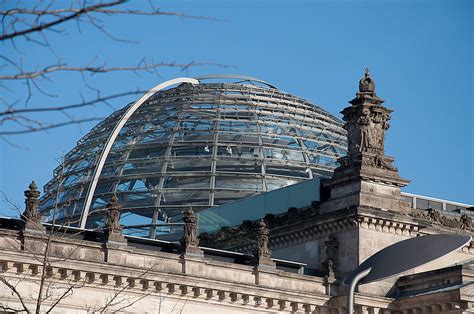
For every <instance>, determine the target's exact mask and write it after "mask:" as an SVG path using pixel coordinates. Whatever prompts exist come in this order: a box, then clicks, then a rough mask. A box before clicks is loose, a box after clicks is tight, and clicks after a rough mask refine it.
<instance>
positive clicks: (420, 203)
mask: <svg viewBox="0 0 474 314" xmlns="http://www.w3.org/2000/svg"><path fill="white" fill-rule="evenodd" d="M416 208H418V209H428V208H430V207H429V204H428V200H424V199H422V198H417V199H416Z"/></svg>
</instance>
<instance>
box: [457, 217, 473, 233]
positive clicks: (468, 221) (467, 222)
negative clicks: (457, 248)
mask: <svg viewBox="0 0 474 314" xmlns="http://www.w3.org/2000/svg"><path fill="white" fill-rule="evenodd" d="M459 220H460V222H461V228H462V229H465V230H471V229H472V218H471V217H469V216H468V215H466V214H464V215H462V216H461V218H460V219H459Z"/></svg>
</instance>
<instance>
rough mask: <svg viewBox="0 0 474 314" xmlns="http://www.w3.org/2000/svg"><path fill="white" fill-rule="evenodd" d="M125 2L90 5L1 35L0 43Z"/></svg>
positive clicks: (121, 0) (123, 0) (119, 0)
mask: <svg viewBox="0 0 474 314" xmlns="http://www.w3.org/2000/svg"><path fill="white" fill-rule="evenodd" d="M125 1H126V0H118V1H113V2H106V3H99V4H94V5H90V6H85V7H83V8H81V9H79V10H78V11H77V12H74V13H72V14H70V15H66V16H63V17H60V18H58V19H56V20H54V21H52V22H49V23H44V24H39V25H37V26H33V27H31V28H28V29H24V30H21V31H16V32H11V33H6V34H4V35H1V36H0V41H4V40H7V39H12V38H15V37H18V36H25V35H27V34H30V33H34V32H40V31H43V30H46V29H51V28H52V27H53V26H56V25H59V24H62V23H65V22H67V21H70V20H73V19H76V18H78V17H80V16H81V15H83V14H86V13H88V12H93V11H95V10H98V9H101V8H106V7H113V6H116V5H119V4H122V3H124V2H125ZM6 13H7V14H3V16H7V15H11V14H8V11H6ZM43 15H44V14H43Z"/></svg>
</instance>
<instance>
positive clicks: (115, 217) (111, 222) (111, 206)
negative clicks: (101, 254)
mask: <svg viewBox="0 0 474 314" xmlns="http://www.w3.org/2000/svg"><path fill="white" fill-rule="evenodd" d="M121 209H122V205H120V204H119V203H118V199H117V196H116V195H113V196H112V198H111V199H110V202H109V203H108V204H107V225H106V226H105V233H106V240H107V241H113V242H117V243H120V242H123V243H126V242H127V240H126V239H125V238H124V236H123V235H122V227H121V226H120V210H121Z"/></svg>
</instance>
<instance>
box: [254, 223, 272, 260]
mask: <svg viewBox="0 0 474 314" xmlns="http://www.w3.org/2000/svg"><path fill="white" fill-rule="evenodd" d="M269 233H270V230H269V229H268V227H267V224H266V223H265V221H264V220H263V219H262V220H260V222H259V223H258V227H257V255H258V258H259V260H261V259H262V258H267V259H269V258H270V256H271V254H272V252H271V251H270V248H269V246H268V235H269Z"/></svg>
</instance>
